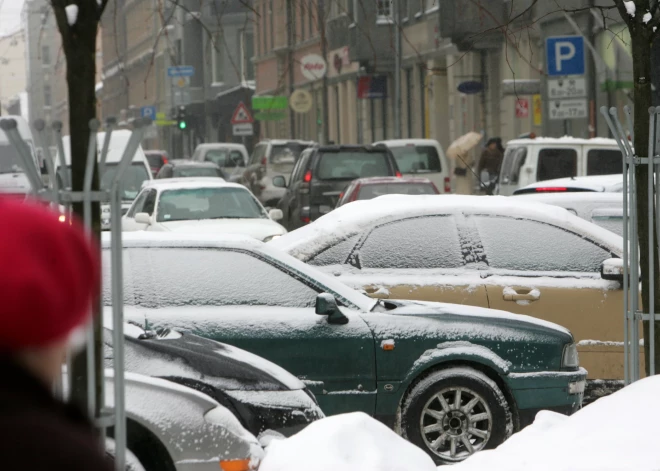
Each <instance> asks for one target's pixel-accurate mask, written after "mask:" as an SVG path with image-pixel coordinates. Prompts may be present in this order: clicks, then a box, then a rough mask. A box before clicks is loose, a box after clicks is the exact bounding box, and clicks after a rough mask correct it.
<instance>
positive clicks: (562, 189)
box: [535, 186, 566, 193]
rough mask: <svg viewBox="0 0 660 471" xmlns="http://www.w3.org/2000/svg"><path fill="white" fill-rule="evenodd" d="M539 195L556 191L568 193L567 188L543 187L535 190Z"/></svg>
mask: <svg viewBox="0 0 660 471" xmlns="http://www.w3.org/2000/svg"><path fill="white" fill-rule="evenodd" d="M535 191H536V192H537V193H546V192H556V191H566V187H565V186H543V187H538V188H536V190H535Z"/></svg>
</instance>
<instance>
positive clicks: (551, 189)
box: [513, 173, 623, 195]
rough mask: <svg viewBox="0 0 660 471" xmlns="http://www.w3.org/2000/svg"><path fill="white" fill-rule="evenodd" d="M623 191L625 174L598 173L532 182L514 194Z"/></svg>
mask: <svg viewBox="0 0 660 471" xmlns="http://www.w3.org/2000/svg"><path fill="white" fill-rule="evenodd" d="M622 191H623V175H622V174H620V173H619V174H615V175H596V176H593V177H573V178H557V179H555V180H545V181H542V182H537V183H532V184H531V185H527V186H524V187H522V188H519V189H518V190H516V191H514V192H513V194H514V195H526V194H538V193H553V194H556V193H582V192H607V193H621V192H622Z"/></svg>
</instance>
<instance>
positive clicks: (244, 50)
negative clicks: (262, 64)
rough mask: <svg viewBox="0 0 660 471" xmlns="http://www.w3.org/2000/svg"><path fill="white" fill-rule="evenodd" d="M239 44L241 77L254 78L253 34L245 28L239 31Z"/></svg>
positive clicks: (245, 78)
mask: <svg viewBox="0 0 660 471" xmlns="http://www.w3.org/2000/svg"><path fill="white" fill-rule="evenodd" d="M240 44H241V77H242V79H243V80H254V64H253V63H252V56H254V36H253V35H252V33H250V32H249V31H246V30H241V32H240Z"/></svg>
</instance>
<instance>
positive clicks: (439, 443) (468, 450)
mask: <svg viewBox="0 0 660 471" xmlns="http://www.w3.org/2000/svg"><path fill="white" fill-rule="evenodd" d="M419 425H420V430H421V432H422V439H423V440H424V444H425V445H426V447H427V448H428V449H429V450H431V452H432V453H434V454H435V455H437V456H439V457H440V458H442V459H443V460H446V461H462V460H464V459H465V458H467V457H468V456H470V455H472V454H473V453H475V452H477V451H479V450H482V449H483V448H484V447H485V446H486V444H487V443H488V440H489V439H490V436H491V433H492V426H493V415H492V413H491V411H490V408H489V407H488V404H487V403H486V401H485V400H484V398H483V397H481V396H480V395H479V394H477V393H476V392H474V391H472V390H471V389H468V388H464V387H449V388H445V389H443V390H441V391H440V392H438V393H437V394H435V395H434V396H433V397H431V398H430V399H429V400H428V401H427V402H426V405H425V406H424V408H423V409H422V414H421V417H420V423H419Z"/></svg>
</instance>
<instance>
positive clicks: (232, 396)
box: [104, 253, 323, 437]
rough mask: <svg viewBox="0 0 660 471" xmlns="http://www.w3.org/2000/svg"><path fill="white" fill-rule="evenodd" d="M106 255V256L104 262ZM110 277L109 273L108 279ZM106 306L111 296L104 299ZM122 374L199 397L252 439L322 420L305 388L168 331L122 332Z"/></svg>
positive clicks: (235, 354) (217, 346)
mask: <svg viewBox="0 0 660 471" xmlns="http://www.w3.org/2000/svg"><path fill="white" fill-rule="evenodd" d="M108 255H109V254H108V253H106V256H108ZM108 275H109V273H108ZM105 301H106V303H109V302H110V299H109V293H108V296H107V297H106V299H105ZM124 332H125V342H124V349H125V358H126V370H127V371H130V372H133V373H140V374H144V375H147V376H153V377H157V378H161V379H166V380H168V381H172V382H174V383H178V384H181V385H183V386H187V387H189V388H192V389H195V390H197V391H200V392H202V393H204V394H206V395H208V396H210V397H211V398H213V399H215V400H216V401H218V402H219V403H220V404H222V405H223V406H224V407H226V408H227V410H229V411H230V412H231V413H233V414H234V415H235V416H236V418H237V419H238V420H239V421H240V423H241V425H242V426H243V427H245V429H246V430H248V431H249V432H250V433H252V434H253V435H254V436H255V437H260V436H261V435H262V434H272V433H273V432H274V433H275V434H278V435H282V436H289V435H292V434H294V433H296V432H297V431H299V430H301V429H302V428H304V427H305V426H307V425H308V424H310V423H311V422H313V421H315V420H318V419H320V418H321V417H323V412H321V409H320V408H319V406H318V403H317V402H316V399H315V398H314V396H313V394H311V393H310V392H309V390H308V389H307V388H306V387H305V384H304V383H303V382H302V381H300V380H299V379H297V378H296V377H295V376H293V375H292V374H291V373H288V372H287V371H285V370H283V369H282V368H280V367H279V366H277V365H275V364H274V363H271V362H269V361H268V360H265V359H263V358H261V357H258V356H256V355H253V354H252V353H249V352H246V351H244V350H241V349H238V348H236V347H232V346H231V345H227V344H222V343H219V342H214V341H213V340H209V339H205V338H202V337H198V336H196V335H192V334H190V333H179V332H176V331H171V330H169V329H165V330H161V331H160V332H158V333H157V332H155V331H151V330H144V329H143V328H141V327H139V326H136V325H131V324H127V325H126V326H125V331H124ZM104 342H105V356H104V358H105V361H106V366H107V367H111V366H112V358H113V350H112V333H111V331H110V330H108V329H106V331H105V333H104Z"/></svg>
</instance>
